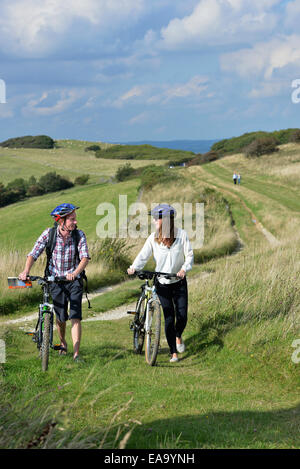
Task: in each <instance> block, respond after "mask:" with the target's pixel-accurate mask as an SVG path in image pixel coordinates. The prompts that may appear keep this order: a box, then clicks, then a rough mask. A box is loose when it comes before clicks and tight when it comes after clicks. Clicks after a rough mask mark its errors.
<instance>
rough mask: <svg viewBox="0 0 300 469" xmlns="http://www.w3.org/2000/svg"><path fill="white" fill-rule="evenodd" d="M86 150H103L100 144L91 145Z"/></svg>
mask: <svg viewBox="0 0 300 469" xmlns="http://www.w3.org/2000/svg"><path fill="white" fill-rule="evenodd" d="M84 151H101V148H100V146H99V145H90V146H89V147H86V149H85V150H84Z"/></svg>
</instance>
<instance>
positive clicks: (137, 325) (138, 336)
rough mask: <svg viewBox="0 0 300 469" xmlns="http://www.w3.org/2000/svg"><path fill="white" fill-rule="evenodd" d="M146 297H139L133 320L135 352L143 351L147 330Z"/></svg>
mask: <svg viewBox="0 0 300 469" xmlns="http://www.w3.org/2000/svg"><path fill="white" fill-rule="evenodd" d="M145 301H146V299H145V297H144V296H141V297H140V298H139V299H138V302H137V306H136V313H135V317H134V321H133V350H134V351H135V353H139V354H141V353H142V351H143V345H144V339H145V330H144V323H143V317H144V310H145Z"/></svg>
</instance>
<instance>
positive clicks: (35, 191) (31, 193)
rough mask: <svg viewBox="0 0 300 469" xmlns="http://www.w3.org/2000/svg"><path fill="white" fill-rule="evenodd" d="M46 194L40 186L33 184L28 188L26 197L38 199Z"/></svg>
mask: <svg viewBox="0 0 300 469" xmlns="http://www.w3.org/2000/svg"><path fill="white" fill-rule="evenodd" d="M44 193H45V189H44V188H43V187H42V186H41V185H40V184H31V185H30V186H28V189H27V192H26V195H27V196H28V197H36V196H38V195H43V194H44Z"/></svg>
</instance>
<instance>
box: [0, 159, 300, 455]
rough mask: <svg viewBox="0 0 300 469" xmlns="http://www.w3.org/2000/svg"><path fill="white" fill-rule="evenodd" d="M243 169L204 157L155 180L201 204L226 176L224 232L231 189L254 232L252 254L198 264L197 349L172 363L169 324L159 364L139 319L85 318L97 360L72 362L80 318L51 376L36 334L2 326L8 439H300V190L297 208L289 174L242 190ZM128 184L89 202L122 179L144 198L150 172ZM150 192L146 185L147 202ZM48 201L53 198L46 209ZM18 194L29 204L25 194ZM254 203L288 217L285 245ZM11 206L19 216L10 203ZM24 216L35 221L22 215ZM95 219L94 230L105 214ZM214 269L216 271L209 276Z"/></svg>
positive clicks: (193, 310) (114, 302) (249, 242)
mask: <svg viewBox="0 0 300 469" xmlns="http://www.w3.org/2000/svg"><path fill="white" fill-rule="evenodd" d="M223 161H224V164H225V165H226V159H224V160H223ZM231 164H232V163H231ZM210 168H211V169H210ZM229 168H230V166H228V167H227V168H225V170H224V168H223V169H220V168H219V167H218V165H215V164H214V165H207V166H205V167H201V168H200V167H199V168H190V169H188V170H187V173H186V180H188V181H189V184H185V183H183V182H182V180H181V181H180V182H179V183H178V182H176V184H178V185H176V184H174V185H172V186H171V185H170V187H161V186H156V187H154V189H153V190H154V193H155V195H157V193H159V194H160V196H161V197H162V198H163V199H164V200H165V199H167V200H168V199H169V197H171V195H172V194H176V195H177V198H175V199H176V200H178V201H182V200H184V201H195V200H196V201H199V198H201V197H202V195H203V194H204V193H205V191H204V188H206V187H207V186H210V187H213V188H214V189H216V191H218V192H216V193H213V194H212V196H211V197H210V198H208V199H207V200H206V203H207V212H208V215H209V217H208V220H209V221H210V222H211V225H209V231H208V232H209V233H210V237H211V238H213V235H214V233H216V230H220V231H217V233H220V234H219V235H218V236H217V240H219V245H221V244H222V242H223V241H224V239H225V235H224V231H222V230H221V226H222V225H226V223H228V217H229V212H226V210H225V209H224V200H223V202H222V204H221V203H220V204H219V203H217V201H219V202H220V200H222V197H224V198H225V199H226V200H227V202H228V204H229V208H230V213H231V215H230V216H232V218H233V220H234V222H235V227H236V228H237V230H238V232H239V234H240V236H241V238H242V241H243V242H244V246H243V249H242V250H241V251H240V252H239V253H237V254H235V255H231V256H224V257H220V258H214V259H211V260H210V261H209V262H205V263H203V264H200V265H195V266H194V268H193V270H192V271H191V273H190V275H189V279H190V283H189V313H188V314H189V320H188V325H187V328H186V330H185V332H184V341H185V343H186V346H187V348H186V352H185V353H184V354H183V355H182V356H181V360H180V361H179V363H177V364H175V365H174V364H170V363H169V355H168V346H167V343H166V340H165V336H164V332H163V333H162V342H161V349H160V353H159V355H158V360H157V366H155V367H149V366H148V365H147V364H146V362H145V358H144V356H143V355H141V356H138V355H135V354H134V352H133V347H132V332H131V331H130V330H129V322H130V318H124V319H121V320H116V321H91V322H83V323H82V326H83V336H82V346H81V353H82V356H83V358H84V360H85V361H84V363H82V364H81V365H79V366H78V365H76V364H75V363H73V361H72V355H71V336H70V326H69V325H68V327H67V341H68V344H69V353H68V356H67V357H59V356H58V355H57V353H56V352H54V351H52V352H51V357H50V366H49V370H48V372H47V373H42V372H41V364H40V361H39V359H38V358H37V351H36V348H35V345H34V344H33V343H32V341H31V340H30V338H28V337H27V336H26V335H25V334H24V330H21V329H19V328H18V327H17V326H9V327H7V328H6V329H4V326H3V325H2V327H1V338H3V339H4V340H5V343H6V350H7V362H6V363H5V364H3V365H2V368H1V369H0V380H1V382H0V384H1V386H0V427H1V426H3V427H4V428H5V432H2V434H1V436H0V447H3V448H26V447H31V448H32V447H33V448H74V447H76V448H99V447H101V448H105V447H106V448H117V447H124V446H125V447H126V448H127V449H136V448H146V449H155V448H158V449H162V448H164V449H169V448H175V449H180V448H183V449H190V448H209V449H216V448H226V449H229V448H251V449H281V448H284V449H288V448H289V449H290V448H297V449H299V448H300V437H299V435H300V431H299V430H300V418H299V417H300V406H299V384H300V382H299V366H300V365H299V364H296V363H293V361H292V353H293V351H294V349H293V347H292V343H293V341H294V340H295V339H298V338H299V336H300V328H299V304H300V289H299V282H298V281H297V280H298V278H299V262H298V258H297V256H296V255H295V253H296V252H298V251H297V250H298V248H299V236H297V233H298V232H297V231H295V233H293V232H292V230H291V229H290V228H289V224H290V219H289V216H290V214H291V213H293V214H294V213H295V218H296V215H297V212H294V211H293V210H298V209H297V200H296V197H295V194H294V192H293V191H292V192H291V196H290V199H291V200H290V201H289V202H288V204H290V203H292V204H294V206H293V208H291V205H286V200H287V199H288V196H287V193H286V188H285V187H284V185H283V186H282V188H281V185H280V184H278V187H277V185H276V188H277V190H278V193H276V191H275V189H274V187H275V184H274V187H273V184H272V183H271V182H270V181H267V178H266V179H265V181H267V182H268V184H270V185H268V189H267V191H266V192H265V190H264V189H262V188H261V180H260V179H259V178H258V179H257V178H256V177H255V171H253V172H252V173H251V172H250V170H249V173H248V176H249V180H250V179H251V188H250V187H247V181H245V186H241V187H240V188H238V189H237V188H234V187H233V184H232V183H231V177H230V180H229V182H228V176H229V174H231V173H230V169H229ZM247 179H248V178H247ZM122 184H124V186H119V185H118V186H117V185H107V186H87V187H84V188H82V191H81V192H80V193H78V196H80V197H79V199H78V201H77V199H76V200H75V201H74V203H78V202H79V201H80V202H81V201H82V203H83V205H81V206H83V207H85V209H84V212H86V210H87V207H88V204H90V203H93V204H94V206H96V203H97V195H96V194H98V192H97V190H98V191H99V193H101V194H102V195H103V196H104V195H105V196H106V195H108V191H110V190H111V191H112V192H111V193H110V198H111V200H116V198H117V197H118V193H120V191H119V188H120V187H121V188H122V190H123V189H124V191H125V190H126V191H127V192H128V194H131V197H132V199H134V198H135V197H136V195H137V187H138V181H134V180H131V181H127V182H126V183H122ZM114 188H115V189H114ZM102 189H103V192H101V191H102ZM72 190H73V189H72ZM114 190H115V191H114ZM281 190H282V192H280V191H281ZM106 191H107V192H106ZM155 191H156V192H155ZM68 193H71V192H68ZM123 193H125V192H123ZM75 194H76V192H75V193H74V196H75ZM220 194H222V197H221V195H220ZM274 194H275V196H274ZM281 195H282V198H281ZM148 196H149V197H150V198H151V197H152V195H151V193H148V194H143V200H144V202H145V203H148V201H149V200H148V198H147V197H148ZM279 198H280V200H282V201H283V202H282V203H280V201H279V200H278V199H279ZM41 199H42V198H41ZM175 199H174V200H175ZM43 200H44V202H45V199H43ZM44 202H42V200H40V203H41V207H42V206H43V207H44V205H43V203H44ZM48 202H49V201H48ZM17 205H18V206H19V208H18V209H17V210H20V206H21V205H22V204H16V206H17ZM49 205H50V203H49ZM79 205H80V204H79ZM23 207H24V209H25V210H26V207H25V204H24V206H23ZM45 207H46V205H45ZM11 208H13V206H12V207H11ZM21 208H22V206H21ZM43 210H44V209H43ZM1 212H2V210H1V211H0V213H1ZM30 213H32V214H33V215H32V216H33V218H34V217H35V216H36V217H37V218H39V214H40V213H42V210H41V209H38V210H37V212H35V211H34V210H33V206H31V210H30V209H29V211H28V212H26V214H27V215H28V216H29V214H30ZM81 213H83V211H81V209H80V210H79V212H78V215H79V214H80V215H81ZM94 213H95V212H94ZM252 213H254V214H255V215H257V213H258V215H259V219H260V220H261V221H262V222H263V223H264V224H265V225H266V226H267V227H268V228H269V225H270V226H274V227H275V228H276V223H275V221H274V219H275V220H277V223H278V226H279V225H284V227H285V231H282V230H281V229H277V231H276V230H275V231H274V232H275V234H276V235H277V234H281V235H282V236H281V245H280V246H279V247H276V248H274V247H272V246H270V245H269V244H268V243H267V242H266V240H265V239H264V237H263V235H262V234H261V232H260V231H258V230H257V229H256V227H255V225H254V224H253V222H252V219H251V216H252ZM6 215H7V218H8V219H9V216H8V215H9V212H8V211H7V212H6ZM3 220H5V221H6V218H3ZM217 221H219V224H217ZM17 223H18V224H21V223H22V217H21V214H19V218H18V219H17ZM40 223H41V224H43V223H44V222H43V220H41V221H40ZM81 223H82V225H83V227H85V223H86V226H87V230H88V232H89V233H92V227H93V226H94V225H93V223H95V221H94V222H93V218H92V216H91V217H90V216H89V215H86V216H85V219H83V220H82V221H81V219H80V224H81ZM2 225H3V223H2ZM294 226H297V225H294ZM11 228H12V225H11ZM227 228H228V227H227V225H226V229H227ZM31 229H32V228H31V227H29V230H31ZM84 229H85V228H84ZM33 231H35V230H33ZM225 232H226V233H227V231H225ZM31 236H32V233H31V235H30V236H29V238H30V237H31ZM222 236H224V238H222ZM24 237H25V234H24ZM29 238H28V239H29ZM219 238H220V239H219ZM18 239H19V240H20V243H22V242H23V238H22V237H21V236H20V237H19V238H18ZM203 272H204V273H206V274H208V275H207V276H206V277H204V276H201V274H202V273H203ZM140 283H141V282H140V281H138V280H133V281H128V282H124V283H123V284H122V285H117V286H115V287H114V289H113V290H111V291H108V292H106V293H104V294H102V295H101V296H99V297H97V298H94V299H92V310H88V308H87V304H86V303H85V304H84V306H83V315H84V318H85V319H86V318H88V317H89V316H90V315H98V314H100V315H101V313H102V312H105V311H107V310H108V309H113V308H116V307H117V306H119V305H121V304H123V303H125V304H128V303H130V302H134V300H135V298H136V297H137V294H138V291H139V285H140ZM124 308H125V305H124ZM34 325H35V324H34V322H33V323H32V324H27V326H26V327H28V328H30V327H31V326H32V327H33V326H34ZM55 335H56V333H55ZM57 339H58V338H57V335H56V337H55V341H57Z"/></svg>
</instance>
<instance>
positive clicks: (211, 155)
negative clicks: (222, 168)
mask: <svg viewBox="0 0 300 469" xmlns="http://www.w3.org/2000/svg"><path fill="white" fill-rule="evenodd" d="M218 158H220V154H219V153H218V152H216V151H209V152H207V153H204V155H201V154H199V155H197V156H195V158H193V159H192V160H190V161H189V162H188V163H187V166H195V165H201V164H205V163H209V162H210V161H215V160H217V159H218Z"/></svg>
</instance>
